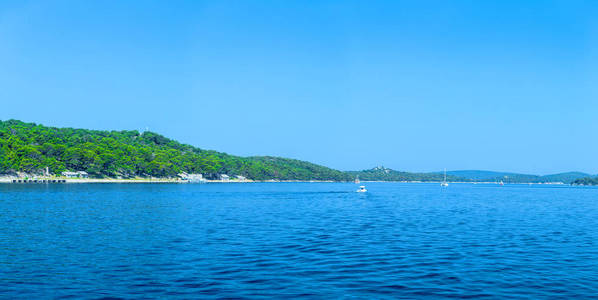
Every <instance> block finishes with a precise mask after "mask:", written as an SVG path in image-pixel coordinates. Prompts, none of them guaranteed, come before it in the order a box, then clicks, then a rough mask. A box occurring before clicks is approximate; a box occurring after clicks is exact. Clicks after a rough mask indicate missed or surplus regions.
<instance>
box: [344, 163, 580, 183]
mask: <svg viewBox="0 0 598 300" xmlns="http://www.w3.org/2000/svg"><path fill="white" fill-rule="evenodd" d="M347 173H349V174H350V175H351V176H353V177H359V179H361V180H364V181H442V180H443V178H444V174H443V172H432V173H412V172H403V171H396V170H393V169H389V168H385V167H383V166H379V167H375V168H372V169H369V170H362V171H348V172H347ZM446 173H447V180H448V181H458V182H499V181H502V182H504V183H530V182H531V183H546V182H563V183H572V182H573V181H575V180H576V179H579V178H584V177H589V176H591V175H589V174H586V173H582V172H568V173H559V174H552V175H544V176H540V175H532V174H519V173H509V172H494V171H483V170H460V171H447V172H446Z"/></svg>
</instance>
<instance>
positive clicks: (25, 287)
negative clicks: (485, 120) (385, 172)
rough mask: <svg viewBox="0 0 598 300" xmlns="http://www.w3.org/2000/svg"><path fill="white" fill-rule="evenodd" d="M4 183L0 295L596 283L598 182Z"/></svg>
mask: <svg viewBox="0 0 598 300" xmlns="http://www.w3.org/2000/svg"><path fill="white" fill-rule="evenodd" d="M366 185H367V188H368V190H369V191H368V193H365V194H360V193H356V192H355V190H356V189H357V186H356V185H354V184H348V183H347V184H344V183H247V184H203V185H199V184H196V185H194V184H187V185H185V184H62V185H60V184H54V185H16V184H3V185H0V269H1V273H0V276H1V277H0V296H1V297H2V298H29V299H30V298H55V297H86V298H102V297H116V298H144V297H145V298H270V297H277V298H281V297H285V298H294V297H298V298H301V297H303V298H345V297H355V298H367V299H372V298H426V297H428V298H443V297H446V298H456V297H480V298H484V297H488V298H497V297H508V298H516V297H521V298H554V297H562V298H571V297H582V298H584V297H592V296H596V295H598V247H597V245H596V241H597V239H598V189H595V188H581V187H567V186H537V185H536V186H527V185H507V186H503V187H500V186H497V185H473V184H452V185H451V186H449V187H448V188H446V189H441V188H440V187H439V186H438V184H404V183H403V184H401V183H368V184H366Z"/></svg>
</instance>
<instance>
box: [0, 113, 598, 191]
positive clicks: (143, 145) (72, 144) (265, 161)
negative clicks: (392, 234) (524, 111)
mask: <svg viewBox="0 0 598 300" xmlns="http://www.w3.org/2000/svg"><path fill="white" fill-rule="evenodd" d="M63 172H67V173H69V172H70V173H83V174H85V177H88V178H71V177H60V174H64V173H63ZM181 174H188V175H199V174H201V175H200V177H201V178H202V179H205V180H206V182H227V183H228V182H231V183H233V182H320V181H322V182H350V181H353V180H355V179H356V178H359V179H360V180H361V181H363V182H371V181H386V182H441V181H442V180H443V174H442V173H441V172H430V173H412V172H403V171H396V170H392V169H389V168H385V167H382V166H379V167H375V168H372V169H369V170H362V171H340V170H335V169H332V168H328V167H325V166H321V165H317V164H313V163H310V162H306V161H301V160H296V159H289V158H282V157H273V156H251V157H241V156H235V155H230V154H227V153H223V152H217V151H213V150H204V149H201V148H197V147H193V146H191V145H186V144H181V143H179V142H177V141H174V140H171V139H168V138H166V137H164V136H162V135H159V134H157V133H153V132H149V131H145V132H139V131H136V130H122V131H101V130H87V129H74V128H57V127H47V126H43V125H39V124H35V123H25V122H22V121H18V120H8V121H0V182H12V180H13V179H15V178H18V179H24V178H32V179H33V180H35V178H47V179H61V180H67V182H73V183H74V182H85V183H107V182H114V183H129V182H139V183H146V182H152V183H154V182H156V183H164V182H168V183H171V182H172V183H179V182H185V181H184V180H181V178H180V177H181ZM66 175H68V174H66ZM223 178H227V179H228V178H230V179H231V180H221V179H223ZM238 178H239V179H241V180H236V179H238ZM447 181H449V182H473V183H498V182H503V183H526V184H527V183H543V184H548V183H564V184H577V185H598V178H593V175H590V174H586V173H581V172H568V173H560V174H553V175H545V176H539V175H528V174H517V173H501V172H490V171H476V170H468V171H450V172H447Z"/></svg>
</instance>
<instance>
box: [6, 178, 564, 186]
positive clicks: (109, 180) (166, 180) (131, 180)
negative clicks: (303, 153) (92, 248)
mask: <svg viewBox="0 0 598 300" xmlns="http://www.w3.org/2000/svg"><path fill="white" fill-rule="evenodd" d="M13 180H21V181H23V180H25V179H24V178H22V177H20V178H19V177H12V176H11V177H0V184H2V183H6V184H8V183H12V184H60V183H62V184H65V183H67V184H68V183H74V184H77V183H80V184H81V183H100V184H101V183H125V184H126V183H154V184H157V183H159V184H164V183H174V184H189V183H291V182H296V183H323V182H328V183H334V182H336V183H352V182H351V181H333V180H273V179H270V180H251V179H247V180H205V181H203V182H189V181H186V180H181V179H178V178H129V179H118V178H64V177H38V178H33V179H31V178H30V179H28V181H27V182H13ZM42 180H45V181H47V180H50V181H52V180H55V181H59V182H40V181H42ZM381 182H395V183H430V184H431V183H433V184H439V183H440V181H361V183H381ZM449 183H450V184H497V183H496V182H471V181H453V182H449ZM508 184H525V185H568V184H566V183H563V182H543V183H539V182H517V183H508Z"/></svg>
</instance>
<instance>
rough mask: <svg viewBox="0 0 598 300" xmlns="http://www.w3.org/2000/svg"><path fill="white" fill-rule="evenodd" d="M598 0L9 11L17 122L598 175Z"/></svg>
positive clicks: (432, 165)
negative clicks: (138, 131) (156, 133)
mask: <svg viewBox="0 0 598 300" xmlns="http://www.w3.org/2000/svg"><path fill="white" fill-rule="evenodd" d="M596 15H598V2H596V1H53V0H47V1H27V0H21V1H12V0H8V1H1V2H0V119H1V120H7V119H19V120H23V121H27V122H34V123H40V124H44V125H48V126H57V127H75V128H88V129H102V130H124V129H126V130H132V129H137V130H144V129H145V128H149V130H150V131H153V132H158V133H160V134H163V135H165V136H167V137H170V138H173V139H176V140H178V141H180V142H183V143H187V144H191V145H194V146H197V147H200V148H203V149H213V150H217V151H222V152H227V153H230V154H235V155H241V156H250V155H274V156H283V157H290V158H297V159H301V160H307V161H311V162H315V163H318V164H323V165H326V166H329V167H332V168H336V169H340V170H360V169H369V168H372V167H374V166H378V165H384V166H386V167H389V168H393V169H397V170H406V171H439V170H442V169H444V168H446V169H449V170H463V169H483V170H495V171H513V172H523V173H533V174H549V173H557V172H565V171H573V170H575V171H584V172H589V173H592V174H596V173H598V138H597V133H598V18H596V17H595V16H596Z"/></svg>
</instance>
